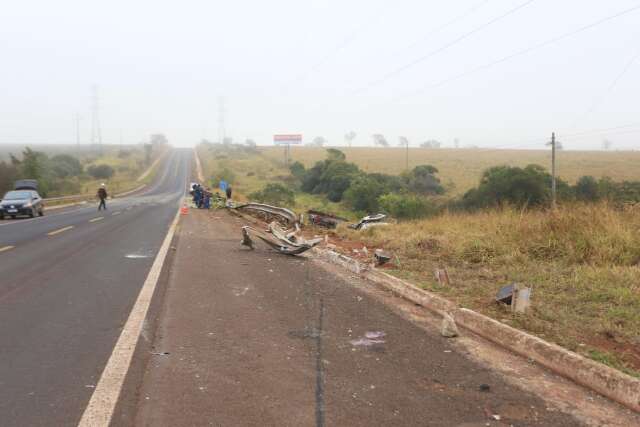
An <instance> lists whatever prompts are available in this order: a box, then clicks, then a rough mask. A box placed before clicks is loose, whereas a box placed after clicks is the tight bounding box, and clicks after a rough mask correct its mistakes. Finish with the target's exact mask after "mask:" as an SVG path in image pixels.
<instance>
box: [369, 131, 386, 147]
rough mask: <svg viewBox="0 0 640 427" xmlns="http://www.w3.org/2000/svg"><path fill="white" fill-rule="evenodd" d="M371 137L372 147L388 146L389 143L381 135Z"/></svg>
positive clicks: (376, 134)
mask: <svg viewBox="0 0 640 427" xmlns="http://www.w3.org/2000/svg"><path fill="white" fill-rule="evenodd" d="M371 137H372V138H373V145H375V146H380V147H388V146H389V141H387V138H385V137H384V135H382V134H381V133H375V134H373V135H371Z"/></svg>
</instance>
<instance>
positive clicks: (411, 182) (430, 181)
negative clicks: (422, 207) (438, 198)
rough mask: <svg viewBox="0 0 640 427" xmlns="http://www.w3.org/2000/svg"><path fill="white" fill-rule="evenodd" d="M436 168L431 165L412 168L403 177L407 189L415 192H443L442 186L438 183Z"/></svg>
mask: <svg viewBox="0 0 640 427" xmlns="http://www.w3.org/2000/svg"><path fill="white" fill-rule="evenodd" d="M437 173H438V169H436V168H435V167H434V166H431V165H420V166H416V167H415V168H413V170H412V171H411V172H409V173H408V174H404V175H403V177H404V179H405V181H406V183H407V186H408V188H409V191H411V192H412V193H417V194H431V195H434V194H443V193H444V187H443V186H442V184H440V179H439V178H438V177H436V174H437Z"/></svg>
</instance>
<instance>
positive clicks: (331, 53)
mask: <svg viewBox="0 0 640 427" xmlns="http://www.w3.org/2000/svg"><path fill="white" fill-rule="evenodd" d="M384 6H385V4H382V5H380V6H379V7H378V8H377V9H375V10H374V12H373V13H371V15H370V16H375V15H377V14H378V12H380V10H382V9H383V7H384ZM368 25H369V21H365V22H363V23H362V24H360V25H359V26H358V27H357V28H356V29H355V30H353V31H351V32H350V33H349V34H348V35H347V36H346V37H345V38H344V39H342V41H341V42H340V43H338V44H337V45H336V46H335V47H334V48H333V49H332V50H330V51H329V52H328V53H327V54H326V55H325V56H324V57H322V58H321V59H320V60H319V61H317V62H316V63H314V64H313V65H312V66H311V67H310V68H309V69H308V70H307V71H305V72H303V73H301V74H299V75H298V76H297V77H296V78H294V79H293V82H301V81H304V80H306V79H307V78H308V77H309V76H310V75H311V74H313V73H314V72H316V71H318V70H319V69H320V68H321V67H322V66H323V65H324V64H326V63H327V62H328V61H329V60H330V59H331V58H333V57H334V56H335V55H336V54H338V53H339V52H340V51H341V50H343V49H344V48H346V47H347V46H349V45H350V44H351V43H352V42H353V41H354V40H356V39H357V38H358V34H359V33H360V32H362V30H363V29H364V28H365V27H367V26H368Z"/></svg>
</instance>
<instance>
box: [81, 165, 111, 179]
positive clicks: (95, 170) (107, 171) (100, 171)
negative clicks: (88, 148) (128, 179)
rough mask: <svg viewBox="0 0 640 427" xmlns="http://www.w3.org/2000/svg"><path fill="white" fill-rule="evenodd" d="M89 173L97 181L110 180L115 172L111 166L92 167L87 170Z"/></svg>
mask: <svg viewBox="0 0 640 427" xmlns="http://www.w3.org/2000/svg"><path fill="white" fill-rule="evenodd" d="M87 173H88V174H89V175H91V176H92V177H94V178H95V179H108V178H111V177H112V176H113V174H114V173H115V171H114V170H113V168H112V167H111V166H109V165H91V166H89V167H88V168H87Z"/></svg>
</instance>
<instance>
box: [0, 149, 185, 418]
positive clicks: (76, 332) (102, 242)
mask: <svg viewBox="0 0 640 427" xmlns="http://www.w3.org/2000/svg"><path fill="white" fill-rule="evenodd" d="M192 159H193V151H192V150H173V151H172V152H171V153H169V155H168V156H167V159H166V160H165V161H164V163H163V164H162V165H161V166H160V169H159V171H158V173H157V175H156V179H155V180H154V183H153V184H152V185H150V186H148V187H147V188H146V189H145V190H143V191H141V192H140V193H138V194H135V195H130V196H128V197H125V198H122V199H114V200H111V201H108V204H107V207H108V210H107V211H101V212H98V211H97V202H96V203H90V204H88V205H82V206H80V207H77V206H76V207H70V208H66V209H59V210H51V211H49V212H47V213H46V214H45V216H44V217H41V218H34V219H24V220H4V221H0V343H1V344H0V425H2V426H3V427H7V426H45V425H46V426H66V425H75V424H76V423H77V422H78V420H79V419H80V417H81V416H82V412H83V411H84V409H85V407H86V405H87V402H88V401H89V399H90V397H91V394H92V392H93V390H94V387H95V384H96V382H97V381H98V378H99V377H100V374H101V372H102V370H103V368H104V366H105V364H106V362H107V360H108V358H109V356H110V354H111V351H112V349H113V347H114V344H115V342H116V340H117V339H118V336H119V334H120V331H121V328H122V326H123V324H124V323H125V322H126V319H127V316H128V314H129V312H130V310H131V307H132V306H133V304H134V302H135V299H136V296H137V295H138V292H139V291H140V288H141V286H142V284H143V282H144V281H145V278H146V276H147V273H148V271H149V269H150V267H151V264H152V263H153V260H154V257H155V254H156V252H157V251H158V249H159V247H160V245H161V243H162V241H163V239H164V237H165V235H166V233H167V229H168V227H169V225H170V223H171V221H172V220H173V218H174V217H175V214H176V211H177V209H178V205H179V202H180V200H181V198H182V196H183V195H184V193H185V190H186V187H187V181H188V178H189V177H190V168H191V161H192Z"/></svg>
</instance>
